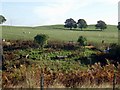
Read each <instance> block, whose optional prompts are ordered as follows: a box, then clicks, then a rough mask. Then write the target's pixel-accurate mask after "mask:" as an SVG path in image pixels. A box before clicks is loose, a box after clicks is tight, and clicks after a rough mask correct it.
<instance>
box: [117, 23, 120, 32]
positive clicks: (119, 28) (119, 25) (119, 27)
mask: <svg viewBox="0 0 120 90" xmlns="http://www.w3.org/2000/svg"><path fill="white" fill-rule="evenodd" d="M117 28H118V30H120V22H118V26H117Z"/></svg>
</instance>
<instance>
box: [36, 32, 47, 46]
mask: <svg viewBox="0 0 120 90" xmlns="http://www.w3.org/2000/svg"><path fill="white" fill-rule="evenodd" d="M48 38H49V37H48V36H47V35H45V34H38V35H36V36H35V37H34V41H35V42H37V43H38V44H39V45H40V47H41V48H43V47H44V45H46V44H47V39H48Z"/></svg>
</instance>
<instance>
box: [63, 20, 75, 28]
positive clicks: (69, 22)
mask: <svg viewBox="0 0 120 90" xmlns="http://www.w3.org/2000/svg"><path fill="white" fill-rule="evenodd" d="M64 27H66V28H70V30H71V29H72V28H77V23H76V21H74V20H73V19H72V18H70V19H67V20H66V21H65V25H64Z"/></svg>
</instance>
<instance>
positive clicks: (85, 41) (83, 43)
mask: <svg viewBox="0 0 120 90" xmlns="http://www.w3.org/2000/svg"><path fill="white" fill-rule="evenodd" d="M77 42H78V43H79V45H80V46H85V45H86V44H87V39H86V38H85V37H83V36H79V38H78V41H77Z"/></svg>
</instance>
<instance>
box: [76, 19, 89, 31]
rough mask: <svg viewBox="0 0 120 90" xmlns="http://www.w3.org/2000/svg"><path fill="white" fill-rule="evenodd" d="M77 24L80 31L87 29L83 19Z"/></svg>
mask: <svg viewBox="0 0 120 90" xmlns="http://www.w3.org/2000/svg"><path fill="white" fill-rule="evenodd" d="M77 24H78V27H79V28H81V30H82V28H87V23H86V21H85V20H84V19H79V20H78V22H77Z"/></svg>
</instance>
